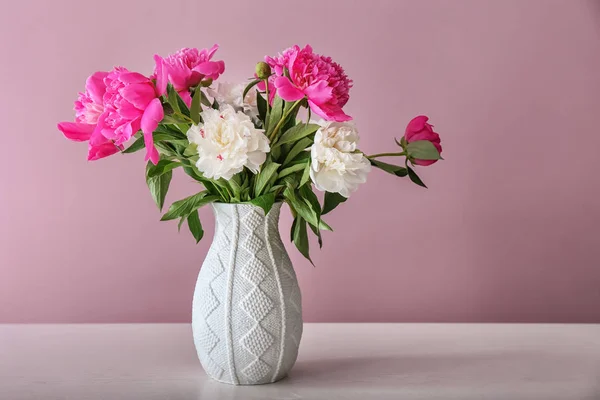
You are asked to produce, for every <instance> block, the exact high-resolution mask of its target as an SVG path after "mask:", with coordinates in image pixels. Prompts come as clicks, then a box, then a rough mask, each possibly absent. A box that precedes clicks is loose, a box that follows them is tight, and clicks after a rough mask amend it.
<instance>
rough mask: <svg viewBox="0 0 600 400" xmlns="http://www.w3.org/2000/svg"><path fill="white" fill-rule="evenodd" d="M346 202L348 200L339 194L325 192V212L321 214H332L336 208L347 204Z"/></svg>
mask: <svg viewBox="0 0 600 400" xmlns="http://www.w3.org/2000/svg"><path fill="white" fill-rule="evenodd" d="M346 200H348V199H347V198H346V197H344V196H342V195H341V194H339V193H330V192H325V201H324V202H323V211H322V212H321V214H322V215H325V214H327V213H329V212H331V211H332V210H333V209H334V208H336V207H337V206H338V205H340V204H341V203H343V202H345V201H346Z"/></svg>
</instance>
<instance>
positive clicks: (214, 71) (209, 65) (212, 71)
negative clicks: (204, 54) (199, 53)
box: [193, 61, 225, 79]
mask: <svg viewBox="0 0 600 400" xmlns="http://www.w3.org/2000/svg"><path fill="white" fill-rule="evenodd" d="M193 71H196V72H199V73H201V74H202V75H205V76H207V77H210V78H212V79H216V78H218V77H219V75H221V74H222V73H223V72H224V71H225V63H224V62H223V61H207V62H203V63H200V64H198V65H196V66H195V67H194V68H193Z"/></svg>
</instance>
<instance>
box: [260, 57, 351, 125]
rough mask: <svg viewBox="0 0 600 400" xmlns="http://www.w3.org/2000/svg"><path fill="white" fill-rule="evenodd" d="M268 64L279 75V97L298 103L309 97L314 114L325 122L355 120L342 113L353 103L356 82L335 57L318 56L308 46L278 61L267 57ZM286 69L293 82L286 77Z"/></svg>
mask: <svg viewBox="0 0 600 400" xmlns="http://www.w3.org/2000/svg"><path fill="white" fill-rule="evenodd" d="M265 61H266V62H267V64H269V65H270V66H271V68H273V70H274V71H275V75H276V77H275V78H274V79H273V82H274V85H275V88H276V89H277V94H278V95H279V97H281V98H282V99H284V100H285V101H296V100H300V99H302V98H304V97H305V96H306V98H307V100H308V104H309V106H310V108H311V110H312V111H314V112H315V114H318V115H320V116H321V117H323V118H324V119H326V120H330V121H349V120H351V119H352V117H350V116H349V115H346V113H344V111H342V107H343V106H344V105H345V104H346V103H347V102H348V99H349V94H348V92H349V91H350V88H351V87H352V80H351V79H349V78H348V76H346V73H345V72H344V70H343V68H342V67H341V66H340V65H339V64H337V63H335V62H333V61H332V60H331V57H325V56H321V55H319V54H315V53H313V51H312V47H310V46H309V45H306V47H304V48H303V49H300V47H298V46H294V47H290V48H289V49H286V50H285V51H284V52H283V53H281V54H280V55H279V56H277V57H265ZM284 68H287V70H288V73H289V76H290V78H288V77H287V76H285V72H284Z"/></svg>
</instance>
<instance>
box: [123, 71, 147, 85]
mask: <svg viewBox="0 0 600 400" xmlns="http://www.w3.org/2000/svg"><path fill="white" fill-rule="evenodd" d="M119 80H120V81H121V82H123V83H146V82H148V81H149V79H148V78H147V77H145V76H144V75H142V74H140V73H138V72H124V73H122V74H121V75H119Z"/></svg>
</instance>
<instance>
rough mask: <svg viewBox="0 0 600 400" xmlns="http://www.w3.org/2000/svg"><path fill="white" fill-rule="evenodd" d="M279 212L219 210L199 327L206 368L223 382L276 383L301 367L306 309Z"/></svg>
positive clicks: (197, 302)
mask: <svg viewBox="0 0 600 400" xmlns="http://www.w3.org/2000/svg"><path fill="white" fill-rule="evenodd" d="M280 209H281V204H275V205H274V206H273V208H272V209H271V211H270V212H269V214H268V215H267V216H266V217H265V216H264V211H263V210H262V209H261V208H259V207H255V206H252V205H246V204H220V203H215V204H213V210H214V213H215V218H216V227H215V236H214V239H213V243H212V245H211V247H210V250H209V252H208V255H207V256H206V259H205V260H204V263H203V264H202V268H201V270H200V274H199V275H198V281H197V283H196V290H195V292H194V302H193V313H192V329H193V332H194V344H195V345H196V350H197V351H198V357H199V358H200V362H201V363H202V366H203V367H204V370H205V371H206V373H207V374H208V375H209V376H211V377H212V378H214V379H216V380H218V381H221V382H226V383H231V384H235V385H252V384H262V383H269V382H275V381H277V380H279V379H281V378H283V377H284V376H285V375H286V374H287V373H288V371H289V370H290V369H291V368H292V366H293V365H294V363H295V362H296V357H297V355H298V346H299V344H300V338H301V336H302V303H301V297H300V289H299V287H298V281H297V279H296V274H295V273H294V269H293V268H292V264H291V262H290V259H289V257H288V254H287V252H286V250H285V248H284V246H283V243H282V241H281V237H280V235H279V228H278V222H279V212H280Z"/></svg>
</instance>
